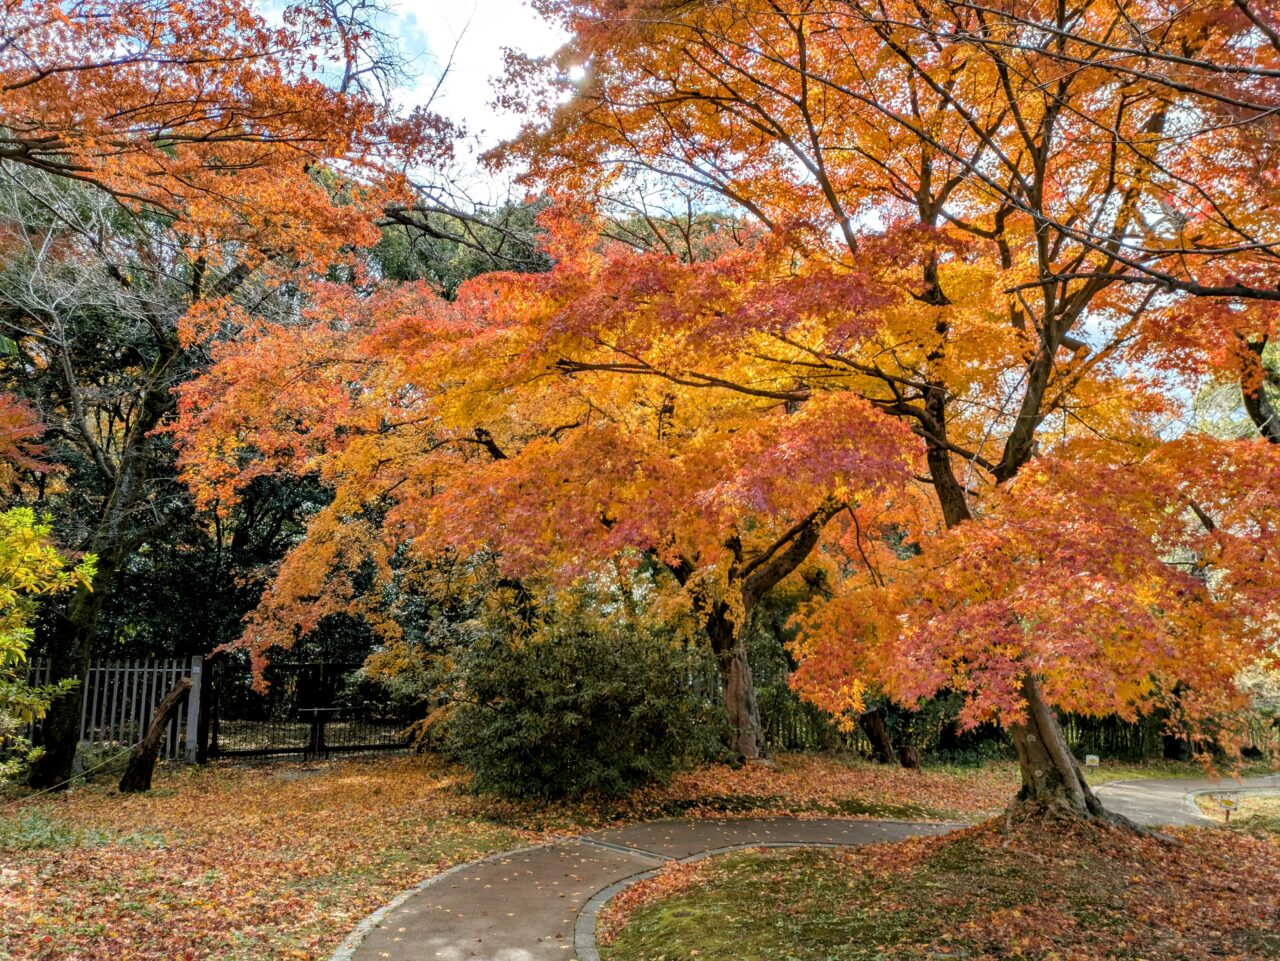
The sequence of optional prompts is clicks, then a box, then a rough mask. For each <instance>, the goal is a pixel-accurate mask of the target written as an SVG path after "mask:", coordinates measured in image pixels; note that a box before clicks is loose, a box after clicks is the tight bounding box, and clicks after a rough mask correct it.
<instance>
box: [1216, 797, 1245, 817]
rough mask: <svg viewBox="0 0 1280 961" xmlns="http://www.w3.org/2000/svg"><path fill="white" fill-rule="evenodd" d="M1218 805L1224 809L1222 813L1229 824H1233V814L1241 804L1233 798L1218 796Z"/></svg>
mask: <svg viewBox="0 0 1280 961" xmlns="http://www.w3.org/2000/svg"><path fill="white" fill-rule="evenodd" d="M1218 804H1219V805H1220V806H1221V807H1222V813H1223V815H1224V816H1225V817H1226V819H1227V823H1228V824H1230V823H1231V812H1232V811H1234V810H1236V808H1238V807H1240V802H1239V801H1237V800H1236V799H1235V798H1233V797H1227V796H1226V795H1225V794H1220V795H1218Z"/></svg>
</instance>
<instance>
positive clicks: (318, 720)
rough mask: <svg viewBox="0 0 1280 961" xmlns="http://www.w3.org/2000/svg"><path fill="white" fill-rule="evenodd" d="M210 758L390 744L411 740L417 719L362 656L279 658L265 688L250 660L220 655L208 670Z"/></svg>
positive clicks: (205, 732) (205, 728) (206, 744)
mask: <svg viewBox="0 0 1280 961" xmlns="http://www.w3.org/2000/svg"><path fill="white" fill-rule="evenodd" d="M205 676H206V678H207V681H208V686H207V688H206V701H205V703H206V704H207V708H206V710H207V713H206V715H205V718H204V719H203V722H202V732H201V744H202V747H203V751H202V755H203V757H202V759H207V760H216V759H218V758H223V757H263V756H268V755H285V754H297V755H302V756H304V757H327V756H329V755H330V754H336V753H354V752H357V751H388V750H398V749H402V748H405V747H407V746H408V741H409V739H408V735H407V734H406V731H405V729H406V728H407V726H408V724H409V723H410V721H411V720H412V719H411V718H410V717H407V716H405V714H404V712H403V711H400V710H398V709H397V707H396V704H395V698H394V697H391V696H390V694H389V692H388V691H386V689H385V688H384V687H383V686H382V685H381V684H378V683H377V682H375V681H371V680H370V679H368V678H366V677H365V676H364V673H363V672H362V671H361V665H359V664H343V663H332V662H329V663H312V664H291V663H272V664H271V665H270V666H269V667H268V668H267V670H266V674H265V680H266V682H267V686H266V690H265V691H257V690H254V688H253V677H252V674H251V672H250V670H249V666H248V664H247V663H246V662H245V661H244V660H243V659H241V658H239V657H236V656H234V655H232V656H220V657H216V658H214V659H213V662H212V664H211V665H210V666H209V669H208V670H207V671H206V675H205Z"/></svg>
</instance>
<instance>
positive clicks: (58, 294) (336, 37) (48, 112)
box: [0, 0, 448, 786]
mask: <svg viewBox="0 0 1280 961" xmlns="http://www.w3.org/2000/svg"><path fill="white" fill-rule="evenodd" d="M371 9H372V8H371V7H369V6H368V5H367V4H359V3H358V4H354V5H323V4H322V5H319V6H306V5H302V6H297V7H293V8H290V9H289V10H287V11H286V12H285V15H284V17H283V25H282V26H280V27H271V26H269V25H268V24H267V23H266V22H265V21H264V20H263V19H262V18H261V17H260V16H259V15H258V14H256V13H255V12H254V10H253V9H252V7H250V6H247V5H245V4H242V3H238V2H230V3H217V4H212V5H210V4H201V5H196V6H190V5H183V4H170V3H154V2H149V0H140V2H126V3H76V4H72V5H70V6H68V5H66V4H55V3H36V4H27V3H22V4H16V5H15V4H10V5H9V6H7V7H6V8H5V11H4V20H3V30H4V40H5V43H4V46H3V48H0V49H2V51H3V53H2V54H0V56H2V57H3V61H2V62H3V64H4V66H5V69H4V74H5V83H4V85H3V87H0V129H3V135H2V136H0V176H2V177H3V190H4V218H5V219H4V224H3V226H2V227H0V247H2V248H3V251H4V255H5V268H4V272H3V284H2V286H3V290H2V291H0V298H2V299H0V304H2V305H3V306H2V309H3V323H4V325H5V333H6V336H7V337H8V339H9V343H11V345H12V349H11V351H10V352H9V353H8V355H7V356H6V357H5V358H4V362H3V374H4V377H5V378H6V380H7V382H8V384H9V385H11V386H12V387H13V388H14V389H15V390H17V391H20V392H21V393H22V395H23V396H24V397H26V398H27V399H28V400H29V401H30V402H31V403H33V404H34V405H35V406H36V407H38V408H39V410H40V411H41V414H42V417H43V418H44V420H45V421H46V422H47V423H48V424H49V425H50V430H51V437H50V440H51V446H56V447H57V456H58V457H59V458H64V459H65V466H66V467H67V468H68V473H67V474H65V475H64V476H63V477H62V478H61V480H60V482H59V483H58V484H57V485H56V487H51V486H49V485H47V484H45V485H41V484H37V485H36V487H35V490H34V491H33V493H32V496H33V497H34V498H35V499H37V500H43V499H46V498H56V499H57V500H58V504H59V508H60V509H59V511H58V515H59V517H60V519H61V522H62V523H63V524H64V526H65V530H63V531H61V532H60V534H61V535H62V536H63V541H64V543H67V544H69V545H72V546H74V547H75V548H76V549H78V550H87V551H91V552H92V553H94V554H95V555H96V556H98V557H99V559H100V561H99V564H98V566H97V568H96V571H95V574H94V580H93V583H92V585H88V586H86V587H85V588H84V589H81V590H77V591H74V592H73V593H72V594H71V595H70V597H69V600H68V601H67V603H66V606H65V608H64V609H63V610H61V611H58V612H55V613H53V614H52V615H51V616H50V617H49V618H48V630H47V632H46V636H45V637H44V639H43V642H44V647H45V649H46V651H47V654H48V656H49V658H50V661H51V665H52V671H53V676H54V677H55V678H74V677H77V676H79V675H80V674H81V673H82V672H83V670H84V667H85V665H86V663H87V659H88V657H89V654H90V650H91V646H92V643H93V640H94V637H95V634H96V632H97V624H98V618H99V614H100V611H101V609H102V607H103V605H104V604H105V603H106V601H107V600H108V598H109V597H110V595H111V589H112V585H113V583H114V581H115V578H116V575H117V574H118V573H119V572H120V571H121V570H122V569H123V568H124V567H125V566H126V563H127V561H128V560H129V559H130V558H132V557H133V556H134V555H135V554H136V553H137V551H138V549H139V548H140V547H141V546H142V545H143V544H145V543H146V542H147V540H148V539H149V538H154V537H156V536H157V535H159V534H160V533H161V532H162V531H165V530H167V529H168V528H170V527H171V525H173V524H174V523H175V521H176V520H177V519H178V518H179V517H180V516H181V515H182V513H183V510H184V507H185V505H184V504H183V494H182V492H181V491H180V490H179V488H178V487H177V485H176V483H175V481H174V478H173V474H172V468H171V462H170V456H169V453H168V448H169V442H168V441H167V440H166V439H164V438H163V436H161V435H160V433H159V430H160V428H162V427H163V426H164V425H165V423H166V421H167V420H168V418H169V417H170V416H171V414H172V411H173V394H172V390H173V388H174V387H175V386H176V385H177V384H178V383H179V382H180V381H181V380H182V379H183V378H185V377H187V376H190V374H191V373H192V372H193V371H194V370H196V369H197V368H198V367H199V366H200V365H201V363H202V362H203V359H204V354H203V350H204V348H203V346H202V345H203V344H204V343H206V342H207V341H208V340H209V339H210V338H216V337H224V336H229V335H231V334H234V332H235V331H236V330H237V329H238V328H239V327H241V326H242V325H243V324H245V323H247V322H250V320H251V319H253V318H254V317H255V316H256V317H257V318H259V319H262V318H263V316H264V315H273V316H276V317H282V316H284V317H287V316H288V315H289V314H290V313H291V312H292V311H294V310H295V309H296V289H297V283H298V281H299V280H300V279H304V278H305V277H307V276H309V275H311V274H314V273H315V272H318V271H327V270H329V269H334V268H336V269H341V270H345V271H346V272H347V273H348V274H352V273H354V272H358V270H359V265H358V264H357V263H356V260H355V259H354V258H353V257H352V256H351V253H352V252H353V251H355V250H357V249H359V248H360V247H362V246H369V245H372V244H374V243H376V242H377V240H378V237H379V234H378V230H377V227H376V220H377V218H378V217H379V216H380V214H381V210H382V208H383V206H385V205H386V204H388V203H390V202H391V201H392V200H395V199H400V198H403V197H404V196H406V194H405V191H406V190H407V187H406V185H405V183H404V180H403V177H402V175H401V174H400V173H399V171H401V170H402V169H403V168H404V167H405V165H407V164H409V163H412V162H418V161H422V162H430V161H431V160H432V159H433V158H434V157H438V156H440V155H441V154H442V151H445V150H447V141H446V139H445V136H446V135H447V133H448V130H447V127H446V125H444V124H443V123H441V122H439V121H438V120H436V119H435V118H433V117H431V116H430V114H428V113H426V112H420V113H417V114H414V115H412V116H410V117H400V116H398V115H397V114H396V113H395V112H394V111H393V110H392V109H391V108H390V107H388V106H387V105H386V104H385V103H383V102H380V101H374V100H372V99H370V97H369V96H368V94H369V92H370V89H371V88H370V84H371V83H372V80H373V77H374V74H375V73H377V72H378V71H379V70H381V69H382V68H383V66H386V65H385V64H383V65H382V66H379V65H378V58H379V54H378V53H377V49H376V43H374V40H376V38H371V37H370V36H369V35H368V33H367V31H365V30H364V29H363V28H362V27H360V25H359V22H357V21H358V19H359V18H360V17H363V16H365V15H367V14H368V13H369V11H370V10H371ZM344 13H345V14H351V15H352V16H355V17H356V18H357V20H353V21H350V22H348V21H345V20H343V19H342V17H343V15H344ZM335 65H336V66H338V67H339V68H340V69H339V71H338V72H339V73H340V74H341V75H342V76H344V77H345V78H346V80H344V82H342V83H340V84H339V85H338V89H334V87H332V86H329V85H327V84H326V83H325V82H324V81H325V79H326V78H325V76H324V74H325V72H326V71H328V70H329V69H330V68H332V67H334V66H335ZM64 505H65V506H66V507H67V508H69V509H68V510H62V509H61V508H62V506H64ZM79 711H80V703H79V695H78V694H75V693H73V694H71V695H70V696H67V697H64V698H60V699H59V700H58V701H57V702H55V704H54V706H53V709H52V710H51V711H50V713H49V716H48V717H47V718H46V720H45V723H44V725H43V731H44V735H45V737H46V739H47V749H46V752H45V754H44V756H43V757H42V758H41V760H40V762H39V764H38V765H37V767H36V769H35V771H34V774H33V777H34V781H35V783H37V784H40V785H44V786H48V785H52V784H56V783H60V782H63V781H65V780H66V777H67V775H68V774H69V772H70V769H71V763H72V757H73V754H74V750H75V740H76V729H77V727H78V715H79Z"/></svg>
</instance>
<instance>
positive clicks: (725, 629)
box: [707, 603, 764, 761]
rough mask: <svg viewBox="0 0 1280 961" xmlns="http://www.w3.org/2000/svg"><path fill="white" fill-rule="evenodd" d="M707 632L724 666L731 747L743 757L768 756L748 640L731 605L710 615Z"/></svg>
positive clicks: (718, 607)
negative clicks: (748, 653) (735, 617)
mask: <svg viewBox="0 0 1280 961" xmlns="http://www.w3.org/2000/svg"><path fill="white" fill-rule="evenodd" d="M707 634H708V635H709V636H710V638H711V651H712V653H713V654H714V655H715V658H716V666H717V667H718V668H719V669H720V689H721V697H722V699H723V701H724V712H725V719H726V721H727V722H728V726H729V750H730V751H731V752H732V753H733V754H734V756H735V757H737V758H739V759H740V760H745V761H752V760H759V759H760V758H762V757H764V729H763V727H762V725H761V724H760V705H759V702H758V701H757V700H756V688H755V683H754V682H753V680H752V677H751V664H750V663H749V661H748V660H747V640H746V638H745V637H744V636H743V635H742V632H741V631H740V630H738V626H737V625H736V624H735V623H734V622H733V620H732V619H731V618H730V616H729V609H728V605H725V604H723V603H721V604H717V605H715V607H714V609H713V610H712V611H711V613H710V616H709V617H708V619H707Z"/></svg>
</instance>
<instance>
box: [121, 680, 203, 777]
mask: <svg viewBox="0 0 1280 961" xmlns="http://www.w3.org/2000/svg"><path fill="white" fill-rule="evenodd" d="M190 691H191V678H189V677H184V678H183V679H182V680H180V681H179V682H178V683H177V684H175V685H173V687H172V688H170V690H169V693H168V694H166V695H165V696H164V699H163V700H161V701H160V704H159V705H158V706H157V707H156V713H155V714H154V715H153V716H152V718H151V723H150V724H149V725H148V726H147V733H146V734H145V735H143V738H142V740H141V741H139V742H138V743H137V745H135V746H134V749H133V753H132V754H130V755H129V765H128V767H126V768H125V769H124V774H123V775H122V776H121V777H120V791H121V793H125V794H132V793H136V792H139V791H150V790H151V776H152V775H153V774H154V773H155V770H156V757H157V756H158V755H159V754H160V742H161V741H163V740H164V729H165V728H166V727H168V726H169V720H170V719H171V718H172V717H173V715H174V712H175V711H177V710H178V705H179V704H181V703H182V702H183V700H184V699H185V698H186V696H187V695H188V694H189V693H190Z"/></svg>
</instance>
